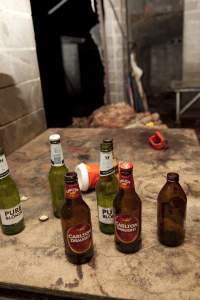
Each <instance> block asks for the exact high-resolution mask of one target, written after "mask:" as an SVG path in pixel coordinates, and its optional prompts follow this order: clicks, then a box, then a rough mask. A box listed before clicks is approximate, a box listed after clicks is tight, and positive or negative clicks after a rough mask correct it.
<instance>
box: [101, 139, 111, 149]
mask: <svg viewBox="0 0 200 300" xmlns="http://www.w3.org/2000/svg"><path fill="white" fill-rule="evenodd" d="M103 144H105V145H109V146H110V148H111V151H112V150H113V139H103Z"/></svg>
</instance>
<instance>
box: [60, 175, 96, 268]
mask: <svg viewBox="0 0 200 300" xmlns="http://www.w3.org/2000/svg"><path fill="white" fill-rule="evenodd" d="M64 193H65V203H64V205H63V207H62V209H61V224H62V230H63V238H64V243H65V253H66V256H67V258H68V260H69V261H70V262H71V263H73V264H78V265H79V264H83V263H86V262H88V261H89V260H90V259H91V258H92V256H93V241H92V225H91V215H90V208H89V207H88V205H87V204H86V203H85V202H84V200H83V199H82V196H81V192H80V189H79V185H78V179H77V174H76V173H75V172H69V173H66V175H65V192H64Z"/></svg>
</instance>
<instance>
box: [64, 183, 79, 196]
mask: <svg viewBox="0 0 200 300" xmlns="http://www.w3.org/2000/svg"><path fill="white" fill-rule="evenodd" d="M64 193H65V200H80V199H82V197H81V191H80V188H79V184H78V182H72V183H68V182H65V185H64Z"/></svg>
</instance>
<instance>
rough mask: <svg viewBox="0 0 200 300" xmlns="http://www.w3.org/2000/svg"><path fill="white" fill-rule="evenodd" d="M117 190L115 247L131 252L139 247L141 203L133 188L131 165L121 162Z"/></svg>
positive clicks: (115, 200) (115, 202)
mask: <svg viewBox="0 0 200 300" xmlns="http://www.w3.org/2000/svg"><path fill="white" fill-rule="evenodd" d="M119 170H120V174H119V186H120V187H119V192H118V194H117V196H116V198H115V199H114V205H113V206H114V207H113V208H114V225H115V244H116V248H117V249H118V250H119V251H121V252H124V253H133V252H136V251H138V250H139V249H140V248H141V218H142V216H141V210H142V203H141V200H140V198H139V196H138V195H137V193H136V191H135V188H134V181H133V165H132V164H131V163H128V162H127V163H121V164H120V167H119Z"/></svg>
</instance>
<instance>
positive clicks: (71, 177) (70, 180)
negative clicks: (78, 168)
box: [64, 172, 78, 183]
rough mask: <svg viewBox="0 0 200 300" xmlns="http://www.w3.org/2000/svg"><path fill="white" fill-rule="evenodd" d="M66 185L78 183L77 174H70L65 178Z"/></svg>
mask: <svg viewBox="0 0 200 300" xmlns="http://www.w3.org/2000/svg"><path fill="white" fill-rule="evenodd" d="M64 180H65V182H66V183H75V182H77V181H78V179H77V174H76V172H68V173H66V174H65V176H64Z"/></svg>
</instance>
